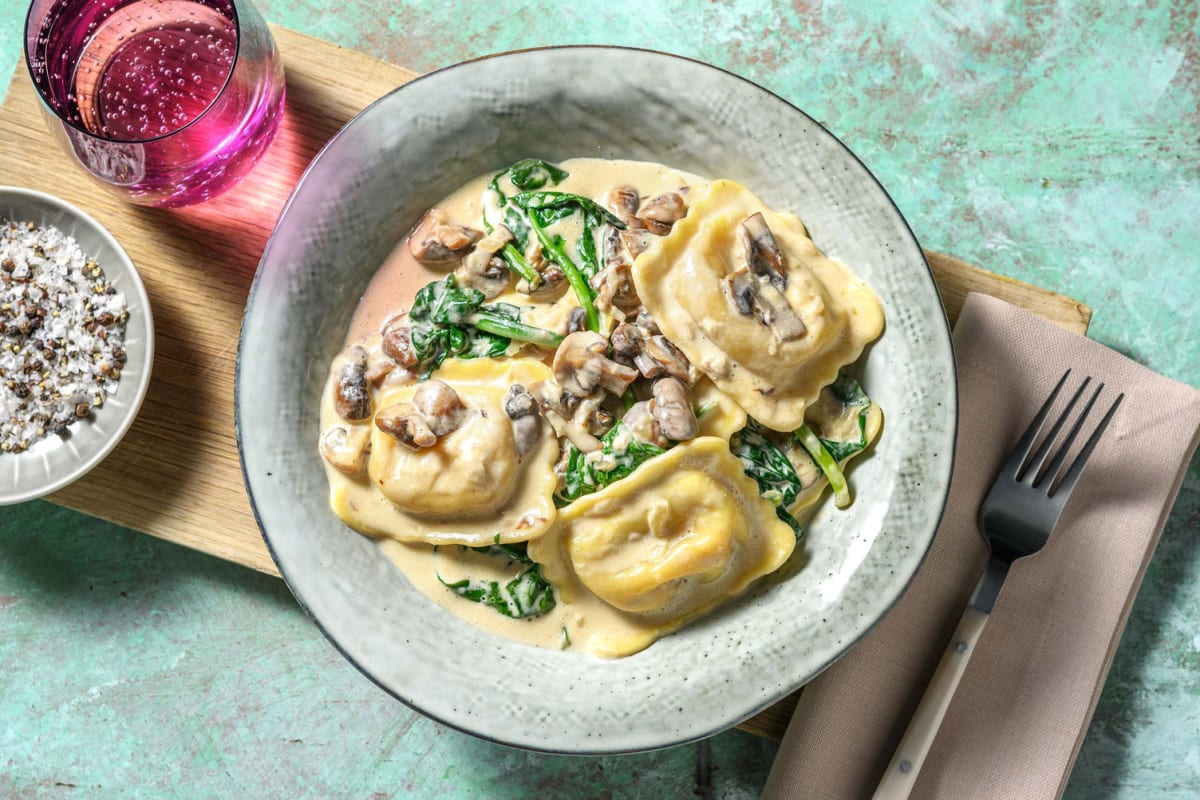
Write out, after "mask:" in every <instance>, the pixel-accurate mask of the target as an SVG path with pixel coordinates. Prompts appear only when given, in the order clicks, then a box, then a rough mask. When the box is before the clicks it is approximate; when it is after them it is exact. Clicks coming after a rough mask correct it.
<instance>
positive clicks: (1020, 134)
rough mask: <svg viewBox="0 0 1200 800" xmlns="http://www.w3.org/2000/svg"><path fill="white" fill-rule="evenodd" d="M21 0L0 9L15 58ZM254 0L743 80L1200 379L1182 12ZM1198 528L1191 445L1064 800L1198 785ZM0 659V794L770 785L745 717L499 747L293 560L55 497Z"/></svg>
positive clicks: (1199, 156) (959, 231) (948, 230)
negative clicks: (634, 749)
mask: <svg viewBox="0 0 1200 800" xmlns="http://www.w3.org/2000/svg"><path fill="white" fill-rule="evenodd" d="M22 5H23V4H22V3H20V2H11V3H6V4H4V5H3V7H2V8H0V75H8V74H10V73H11V71H12V68H13V67H14V66H15V65H16V64H17V62H18V60H19V58H20V52H21V51H20V47H21V29H22V22H23V16H24V8H23V7H22ZM258 5H259V7H260V8H261V9H262V10H263V12H264V14H265V16H266V17H267V18H268V19H269V20H270V21H272V22H276V23H279V24H282V25H286V26H288V27H290V28H293V29H296V30H299V31H301V32H304V33H308V34H311V35H314V36H319V37H321V38H323V39H327V40H330V41H333V42H336V43H338V44H341V45H343V46H345V47H349V48H353V49H357V50H362V51H364V52H367V53H370V54H372V55H375V56H378V57H380V58H384V59H387V60H389V61H392V62H394V63H398V64H403V65H405V66H408V67H411V68H413V69H415V70H418V71H424V70H429V69H433V68H436V67H438V66H442V65H445V64H448V63H452V62H454V61H457V60H460V59H462V58H464V57H467V56H470V55H477V54H482V53H486V52H495V51H499V50H507V49H513V48H517V47H527V46H535V45H541V44H553V43H579V42H594V43H613V44H629V45H637V46H645V47H654V48H657V49H664V50H671V51H674V52H678V53H682V54H684V55H689V56H694V57H697V58H700V59H703V60H706V61H709V62H711V63H715V64H718V65H720V66H724V67H727V68H729V69H732V70H734V71H736V72H738V73H740V74H743V75H745V76H747V77H749V78H751V79H753V80H756V81H758V82H759V83H761V84H763V85H765V86H767V87H768V88H770V89H772V90H774V91H776V92H777V93H779V94H781V95H783V96H784V97H787V98H788V99H790V100H792V101H793V102H795V103H796V104H798V105H799V106H801V107H802V108H804V109H805V110H806V111H808V112H809V113H810V114H812V115H813V116H814V117H816V118H817V119H818V120H820V121H821V122H822V123H823V124H825V125H826V126H827V127H828V128H830V130H832V131H833V133H835V134H836V135H838V136H839V137H840V138H842V140H843V141H845V142H846V143H847V144H848V145H849V146H850V147H851V148H852V149H853V150H855V152H856V153H858V155H859V156H860V157H862V158H863V160H864V161H865V162H866V163H867V165H868V166H869V167H870V168H871V169H872V171H873V172H874V173H875V174H876V176H877V177H878V178H879V179H880V180H881V182H882V183H883V184H884V186H885V187H886V188H887V189H888V190H889V192H890V193H891V194H892V196H893V197H894V198H895V199H896V201H897V203H898V204H899V206H900V208H901V210H902V211H903V213H904V214H905V215H906V217H907V218H908V220H909V222H910V224H911V225H912V227H913V229H914V231H915V233H916V234H917V236H918V238H919V239H920V240H921V243H922V244H923V245H925V246H926V247H928V248H932V249H935V250H941V251H944V252H951V253H954V254H955V255H957V256H960V257H962V258H964V259H966V260H968V261H971V262H973V263H976V264H980V265H982V266H985V267H987V268H988V269H991V270H993V271H996V272H1000V273H1003V274H1007V275H1010V276H1012V277H1014V278H1017V279H1020V280H1024V281H1028V282H1031V283H1036V284H1038V285H1041V286H1044V287H1047V288H1050V289H1054V290H1058V291H1061V292H1063V293H1065V294H1069V295H1071V296H1073V297H1076V298H1078V299H1079V300H1081V301H1083V302H1084V303H1086V304H1087V305H1089V306H1091V307H1092V309H1093V310H1094V314H1095V316H1094V318H1093V321H1092V326H1091V335H1092V336H1093V337H1094V338H1096V339H1098V340H1100V341H1102V342H1104V343H1106V344H1108V345H1110V346H1113V347H1115V348H1116V349H1118V350H1121V351H1122V352H1125V353H1127V354H1129V355H1131V356H1132V357H1134V358H1136V359H1138V360H1139V361H1141V362H1143V363H1145V364H1147V365H1149V366H1150V367H1152V368H1153V369H1155V370H1157V371H1159V372H1162V373H1164V374H1166V375H1170V376H1171V377H1174V378H1177V379H1179V380H1182V381H1184V382H1186V383H1190V384H1192V385H1197V386H1200V330H1198V326H1197V321H1198V319H1200V301H1198V300H1197V295H1196V292H1195V289H1194V286H1195V283H1196V281H1197V279H1198V278H1200V255H1198V253H1200V232H1198V231H1200V229H1198V227H1197V225H1196V222H1195V217H1196V211H1197V209H1198V208H1200V166H1198V165H1200V139H1198V138H1197V137H1198V132H1197V131H1198V128H1200V126H1198V124H1197V123H1198V122H1200V112H1198V111H1197V108H1198V106H1200V56H1198V53H1197V48H1198V38H1200V27H1198V23H1197V9H1196V5H1195V4H1194V3H1192V2H1177V3H1174V4H1170V3H1162V4H1159V5H1157V6H1156V7H1154V8H1152V9H1140V8H1135V7H1122V8H1120V9H1115V8H1110V5H1111V4H1109V3H1105V2H1100V1H1099V0H1088V1H1087V2H1077V3H1073V4H1070V5H1069V6H1064V7H1062V8H1058V7H1056V6H1054V5H1051V4H1037V5H1036V6H1034V7H1033V8H1031V9H1030V10H1029V11H1028V12H1023V11H1021V10H1020V9H1015V10H1014V9H1012V8H1009V9H1007V10H1006V9H1003V8H1000V7H999V6H998V4H994V3H976V4H972V3H958V4H954V7H953V8H950V9H948V8H945V7H943V6H942V5H934V4H924V3H917V2H893V3H880V2H878V0H871V1H870V2H861V1H856V2H847V3H841V4H832V3H831V4H826V5H822V4H804V3H800V4H794V5H792V4H784V3H774V2H754V3H741V4H729V3H708V2H671V3H663V4H658V5H655V6H650V5H649V4H645V3H633V2H628V1H627V0H609V2H606V3H604V4H595V5H594V6H592V7H591V8H589V7H588V4H579V3H577V4H574V5H573V6H571V7H570V10H569V11H562V10H560V7H559V5H558V4H555V3H549V2H522V3H518V2H511V1H510V0H501V1H500V2H493V3H491V4H490V5H487V6H486V7H484V6H481V7H480V8H479V10H476V11H474V12H473V13H472V14H470V15H468V14H466V13H465V12H463V11H461V10H455V9H456V7H457V5H458V4H452V3H425V4H419V3H408V2H387V3H384V2H382V0H346V2H343V3H339V4H337V9H336V11H335V10H332V9H331V8H329V6H330V5H331V4H330V3H328V0H260V2H259V4H258ZM3 90H4V89H3V87H0V91H3ZM48 188H51V189H52V187H51V186H49V184H48ZM1197 545H1200V466H1198V465H1197V464H1193V465H1192V468H1191V470H1190V472H1189V474H1188V477H1187V480H1186V482H1185V484H1184V487H1183V490H1182V493H1181V495H1180V499H1179V502H1178V503H1177V505H1176V507H1175V509H1174V511H1173V513H1172V515H1171V517H1170V520H1169V522H1168V526H1167V529H1166V531H1165V533H1164V535H1163V539H1162V542H1161V544H1160V546H1159V552H1158V554H1157V556H1156V557H1155V559H1154V561H1153V562H1152V563H1151V565H1150V569H1149V572H1148V574H1147V577H1146V581H1145V584H1144V586H1143V588H1142V592H1141V594H1140V596H1139V598H1138V601H1137V603H1136V605H1135V607H1134V610H1133V616H1132V618H1131V620H1130V623H1129V627H1128V628H1127V630H1126V633H1125V637H1124V639H1123V642H1122V645H1121V648H1120V650H1119V652H1118V654H1117V659H1116V662H1115V664H1114V666H1113V670H1112V672H1111V675H1110V678H1109V681H1108V684H1107V685H1106V688H1105V692H1104V695H1103V697H1102V698H1101V702H1100V706H1099V708H1098V709H1097V712H1096V717H1095V720H1094V722H1093V725H1092V728H1091V730H1090V732H1089V735H1088V739H1087V741H1086V743H1085V745H1084V748H1083V751H1082V753H1081V755H1080V758H1079V761H1078V763H1077V766H1076V769H1075V772H1074V774H1073V776H1072V780H1071V783H1070V785H1069V787H1068V790H1067V796H1068V797H1071V798H1092V797H1100V796H1102V797H1119V798H1156V797H1190V796H1195V795H1197V794H1198V793H1200V634H1198V633H1197V630H1198V629H1200V625H1198V623H1200V547H1198V546H1197ZM0 665H3V666H2V669H0V798H9V797H14V798H16V797H72V796H74V797H102V798H123V797H154V798H157V797H277V796H278V797H289V798H291V797H317V798H325V797H356V798H357V797H362V798H387V797H416V798H432V797H440V798H454V799H457V798H527V797H534V796H538V797H546V798H568V799H571V798H591V797H605V798H623V797H643V798H674V797H692V796H700V797H725V798H750V797H755V796H757V794H758V792H759V790H760V789H761V787H762V784H763V782H764V781H765V778H766V774H767V770H768V769H769V767H770V762H771V758H772V757H773V755H774V750H775V745H774V744H772V743H770V742H768V741H766V740H763V739H759V738H757V737H754V736H751V735H749V734H747V733H743V732H741V731H730V732H728V733H725V734H722V735H720V736H717V737H715V738H713V739H712V740H709V741H708V742H704V743H701V744H697V745H693V746H688V747H681V748H675V749H671V750H667V751H663V752H659V753H651V754H644V755H638V756H628V757H617V758H584V759H575V758H560V757H549V756H539V755H531V754H527V753H522V752H517V751H513V750H509V749H506V748H501V747H497V746H493V745H488V744H485V743H482V742H479V741H477V740H474V739H472V738H470V737H468V736H465V735H462V734H459V733H456V732H454V731H450V730H448V729H445V728H443V727H441V726H439V725H437V724H436V723H433V722H430V721H428V720H426V719H424V718H422V717H419V716H417V715H415V714H413V713H412V712H409V711H408V710H407V709H405V708H404V707H403V706H401V705H399V704H398V703H395V702H394V701H392V700H391V699H390V698H388V697H386V696H385V695H383V694H382V693H381V692H380V691H379V690H378V689H376V688H375V687H374V686H373V685H372V684H370V683H369V682H368V681H366V679H364V678H363V677H362V676H361V675H360V674H359V673H358V672H356V671H355V670H354V669H353V668H352V667H350V666H349V665H348V664H347V663H346V662H345V661H344V660H343V659H342V658H341V657H340V656H339V655H338V654H337V653H336V652H335V651H334V650H333V649H332V647H330V646H329V645H328V644H327V643H326V642H325V640H324V639H323V638H322V637H321V636H320V634H319V633H318V632H317V631H316V629H315V627H314V626H312V625H311V624H310V623H309V622H308V620H307V619H306V618H305V617H304V616H303V614H302V613H301V612H300V610H299V609H298V608H297V607H296V605H295V603H294V602H293V601H292V598H291V596H290V595H289V594H288V593H287V590H286V589H285V588H284V586H283V585H282V583H280V582H279V581H278V580H277V579H274V578H271V577H268V576H265V575H262V574H259V573H255V572H252V571H250V570H247V569H245V568H242V567H237V566H233V565H230V564H227V563H225V562H222V561H219V560H217V559H214V558H211V557H209V556H205V555H202V554H198V553H195V552H193V551H190V550H186V549H184V548H180V547H177V546H175V545H171V544H168V543H165V542H162V541H159V540H156V539H152V538H150V537H147V536H144V535H141V534H136V533H132V532H130V531H126V530H123V529H121V528H118V527H115V526H112V525H109V524H106V523H102V522H99V521H97V520H94V519H92V518H90V517H86V516H82V515H80V514H77V513H75V512H70V511H66V510H64V509H62V508H59V507H56V506H53V505H51V504H49V503H45V502H34V503H28V504H24V505H20V506H13V507H7V508H0Z"/></svg>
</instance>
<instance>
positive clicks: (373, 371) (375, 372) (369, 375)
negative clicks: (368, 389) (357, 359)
mask: <svg viewBox="0 0 1200 800" xmlns="http://www.w3.org/2000/svg"><path fill="white" fill-rule="evenodd" d="M395 369H396V363H395V362H394V361H391V360H390V359H384V358H380V359H377V360H376V361H375V363H374V364H371V366H370V367H368V368H367V371H366V373H365V375H364V377H365V378H366V379H367V383H369V384H370V385H371V386H374V387H375V388H379V386H380V385H382V384H383V382H384V381H385V380H387V378H388V376H389V375H391V374H392V372H393V371H394V370H395Z"/></svg>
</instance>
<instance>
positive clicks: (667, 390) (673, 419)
mask: <svg viewBox="0 0 1200 800" xmlns="http://www.w3.org/2000/svg"><path fill="white" fill-rule="evenodd" d="M653 391H654V398H653V399H652V400H651V401H650V413H651V414H652V415H653V416H654V419H656V420H658V426H659V429H660V430H661V431H662V434H663V436H666V437H667V438H668V439H671V440H674V441H676V442H686V441H687V440H688V439H695V438H696V434H697V433H698V432H699V430H700V422H699V421H698V420H697V419H696V412H695V410H694V409H693V408H692V393H691V392H690V391H688V387H687V384H685V383H684V382H683V381H681V380H679V379H678V378H662V379H660V380H657V381H655V382H654V389H653Z"/></svg>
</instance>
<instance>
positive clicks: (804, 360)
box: [633, 180, 883, 431]
mask: <svg viewBox="0 0 1200 800" xmlns="http://www.w3.org/2000/svg"><path fill="white" fill-rule="evenodd" d="M696 195H697V196H696V197H694V198H693V199H692V200H691V208H690V210H689V211H688V214H687V216H686V217H684V218H683V219H681V220H680V221H679V222H677V223H676V224H675V226H674V228H673V229H672V230H671V232H670V233H669V234H668V235H667V236H665V237H662V238H660V239H657V240H655V241H654V242H653V243H652V244H651V245H650V247H649V248H648V249H647V250H646V251H645V252H644V253H642V254H641V255H639V256H638V258H637V259H636V261H634V264H633V280H634V283H635V285H636V287H637V292H638V296H639V297H640V298H641V300H642V302H643V304H644V305H645V307H646V309H647V310H648V311H649V312H650V313H651V314H652V315H653V317H654V319H655V320H656V321H657V323H658V325H659V327H660V328H662V331H663V333H664V334H666V336H667V338H668V339H670V340H671V341H672V342H673V343H674V344H675V345H676V346H677V347H678V348H679V349H680V350H682V351H683V352H684V354H686V355H687V357H688V358H689V359H690V360H691V362H692V363H693V364H694V365H695V366H696V367H697V368H699V369H700V370H701V371H702V372H703V373H704V374H705V375H707V376H708V377H709V378H710V379H711V380H712V381H713V382H714V383H715V384H716V385H717V387H718V388H720V389H721V390H722V391H723V392H725V393H726V394H728V395H729V396H730V397H732V398H733V399H734V400H735V401H737V403H738V404H739V405H741V406H742V408H744V409H745V410H746V412H747V413H749V414H750V416H752V417H754V418H755V419H756V420H758V421H759V422H761V423H762V424H763V425H766V426H767V427H769V428H772V429H774V430H779V431H790V430H793V429H795V428H797V427H799V426H800V425H801V423H803V421H804V412H805V409H806V408H807V407H808V405H809V404H810V403H812V402H813V401H814V400H816V397H817V395H818V393H819V392H820V390H821V387H822V386H825V385H826V384H828V383H830V382H832V381H833V380H834V379H835V378H836V377H837V373H838V370H839V369H840V368H841V367H843V366H845V365H846V364H849V363H851V362H853V361H855V360H856V359H857V358H858V357H859V355H860V354H861V353H862V350H863V348H864V347H865V346H866V345H867V344H868V343H869V342H871V341H873V340H874V339H876V338H877V337H878V336H879V335H880V333H881V332H882V330H883V309H882V306H881V305H880V303H879V300H878V298H876V296H875V294H874V292H873V291H872V290H871V288H870V287H869V286H868V285H867V284H866V283H864V282H863V281H861V280H859V279H858V278H857V277H855V276H854V274H853V273H852V272H851V271H850V270H849V269H847V268H846V267H845V266H843V265H841V264H839V263H837V262H835V261H833V260H831V259H829V258H827V257H825V256H824V255H823V254H822V253H821V252H820V251H819V250H818V249H817V247H816V245H815V244H813V242H812V240H811V239H809V237H808V234H807V232H806V230H805V228H804V224H803V223H802V222H801V221H800V220H799V219H797V218H796V217H794V216H792V215H790V214H783V213H776V212H773V211H771V210H769V209H767V208H766V206H765V204H764V203H763V202H762V201H761V200H760V199H759V198H758V197H757V196H755V195H754V194H753V193H752V192H750V191H749V190H748V189H746V188H745V187H743V186H741V185H739V184H737V183H734V182H733V181H727V180H717V181H713V182H712V183H711V184H710V185H709V186H708V187H707V188H706V189H703V190H701V191H699V192H696ZM757 213H761V214H762V215H763V218H764V219H765V221H766V224H767V227H768V228H769V229H770V232H771V233H772V234H773V235H774V237H775V240H776V241H777V242H778V244H779V247H780V249H781V250H782V253H783V256H784V259H785V261H786V288H785V289H783V290H781V294H782V296H783V299H785V300H786V304H787V306H788V307H790V309H791V311H792V312H794V313H795V314H796V315H797V316H798V317H799V319H800V321H801V322H802V323H803V329H804V331H803V333H802V334H801V335H798V336H790V337H785V338H781V337H780V336H779V335H778V333H777V332H776V331H774V330H772V327H771V325H769V324H767V323H765V322H764V321H763V320H762V319H761V318H760V317H759V316H757V315H754V314H746V313H744V312H740V311H739V309H738V308H737V307H736V305H735V303H734V302H732V301H731V300H730V298H729V296H728V294H727V292H726V291H725V290H724V289H723V285H722V282H723V281H724V280H726V279H727V277H728V276H730V275H731V274H733V273H734V272H735V271H737V270H738V269H739V267H740V266H741V265H742V263H743V262H744V256H743V254H742V251H741V246H740V241H739V230H738V229H739V225H741V223H742V222H743V221H744V220H746V219H747V218H748V217H750V216H752V215H754V214H757Z"/></svg>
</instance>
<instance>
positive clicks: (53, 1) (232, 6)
mask: <svg viewBox="0 0 1200 800" xmlns="http://www.w3.org/2000/svg"><path fill="white" fill-rule="evenodd" d="M65 2H68V0H49V2H48V6H49V10H51V11H53V10H54V8H55V7H56V6H58V5H61V4H62V3H65ZM134 2H136V0H123V2H118V3H116V4H114V5H113V7H112V9H111V10H110V11H109V12H108V13H107V15H106V16H105V17H104V19H106V20H107V19H108V18H109V17H110V16H112V14H113V13H114V12H115V11H117V10H118V9H121V8H124V7H125V6H127V5H131V4H132V3H134ZM188 2H196V3H198V4H200V5H205V4H204V3H202V2H200V0H188ZM228 2H229V12H230V14H232V22H233V38H234V42H233V62H232V63H231V64H230V66H229V70H228V71H227V72H226V73H225V80H224V81H223V82H222V83H221V88H220V89H219V90H218V91H217V92H216V93H215V94H214V95H213V97H212V99H211V100H209V101H208V105H206V106H205V107H204V108H203V109H202V110H201V111H200V112H199V113H198V114H196V115H195V116H194V117H192V118H191V119H189V120H188V121H187V122H186V123H184V124H183V125H180V126H179V127H178V128H174V129H172V130H170V131H167V132H166V133H160V134H159V135H157V136H150V137H147V138H145V139H111V138H109V137H107V136H104V135H102V134H97V133H94V132H93V131H90V130H88V129H87V128H86V127H85V126H84V125H83V124H82V122H75V121H72V120H70V119H67V118H66V117H64V116H63V115H62V113H61V112H59V110H58V109H57V108H56V107H55V104H54V103H53V102H52V100H51V99H50V98H49V97H47V96H46V94H47V93H46V91H45V90H44V89H43V87H42V85H41V84H40V83H39V82H38V80H37V78H36V77H35V75H34V71H33V59H32V57H31V55H30V52H29V42H30V39H31V37H30V30H31V28H32V25H33V9H34V6H36V5H37V0H31V2H30V3H29V10H28V11H26V12H25V41H24V43H23V44H22V46H21V50H22V52H23V54H24V57H25V71H26V72H27V73H28V74H29V78H30V81H31V82H32V83H33V88H34V90H35V91H37V93H38V99H39V100H41V102H42V105H43V106H45V107H46V108H48V109H49V110H50V112H51V113H53V114H54V116H55V117H56V118H57V119H58V121H59V122H61V123H62V124H64V125H66V126H68V127H70V128H73V129H74V130H76V131H78V132H79V133H82V134H83V135H84V136H87V137H88V138H90V139H96V140H98V141H102V142H108V143H112V144H151V143H153V142H158V141H162V140H163V139H169V138H170V137H172V136H175V135H176V134H179V133H182V132H183V131H186V130H187V129H188V128H190V127H192V126H193V125H195V124H196V123H198V122H200V120H202V119H204V118H205V117H206V116H208V114H209V112H210V111H212V109H213V106H215V105H216V104H217V101H218V100H220V99H221V97H222V96H224V94H225V92H226V90H227V89H228V88H229V83H230V81H232V80H233V71H234V70H235V69H236V68H237V63H238V59H239V58H241V55H242V24H241V18H240V17H239V15H238V0H228ZM207 7H208V8H212V6H207ZM213 10H214V11H219V9H213ZM46 16H49V15H48V14H47V15H46Z"/></svg>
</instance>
